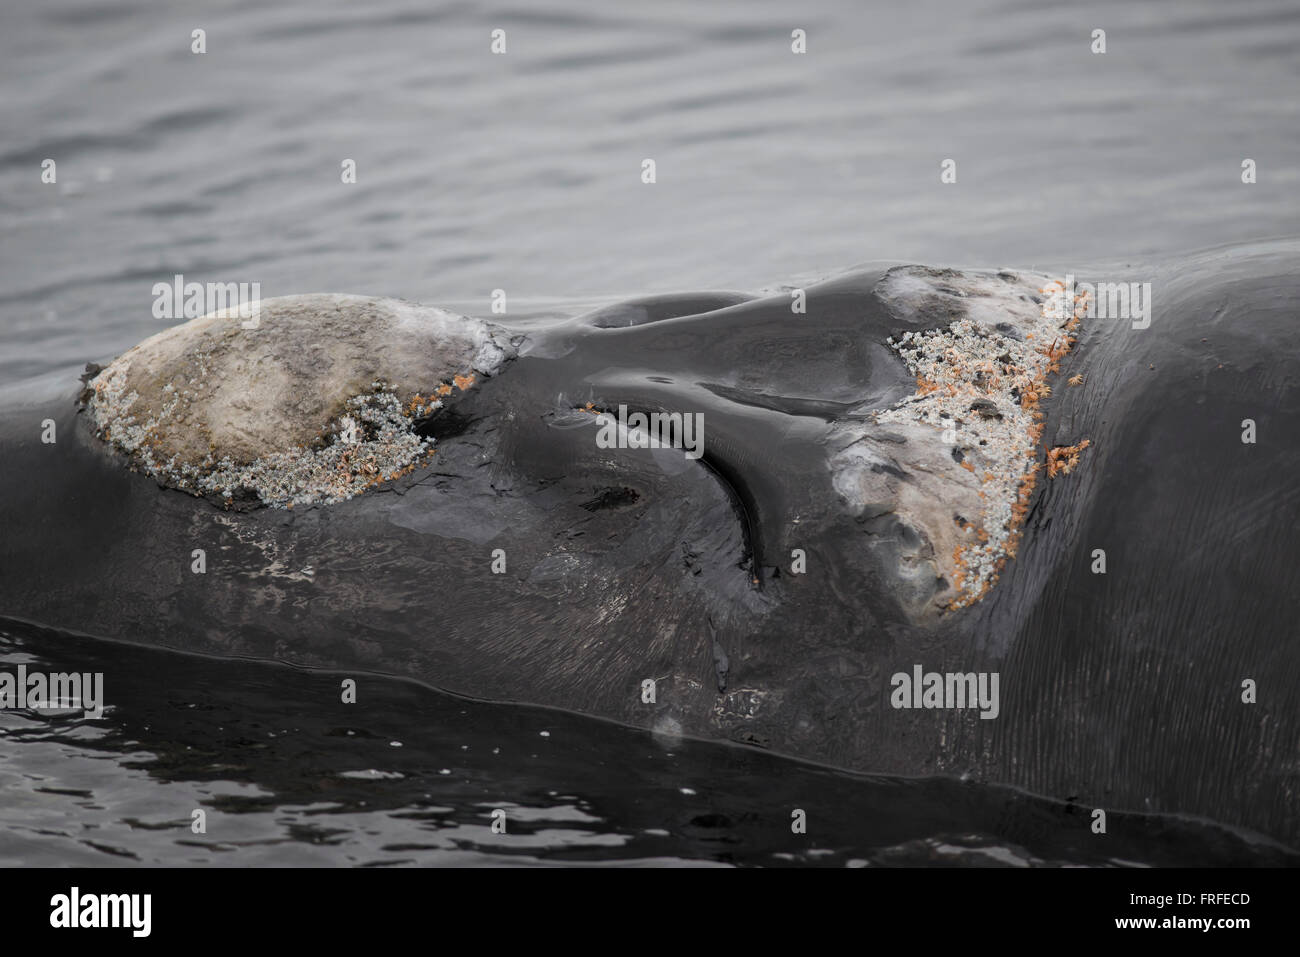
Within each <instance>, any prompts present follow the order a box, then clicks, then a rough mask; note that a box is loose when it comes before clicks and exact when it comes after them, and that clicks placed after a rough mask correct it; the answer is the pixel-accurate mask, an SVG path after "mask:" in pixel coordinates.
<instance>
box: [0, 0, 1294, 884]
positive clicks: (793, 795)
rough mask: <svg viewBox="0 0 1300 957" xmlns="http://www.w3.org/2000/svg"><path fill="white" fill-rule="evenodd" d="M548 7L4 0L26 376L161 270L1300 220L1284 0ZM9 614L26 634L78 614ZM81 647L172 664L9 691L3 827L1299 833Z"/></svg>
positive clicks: (1094, 234)
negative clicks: (1084, 806)
mask: <svg viewBox="0 0 1300 957" xmlns="http://www.w3.org/2000/svg"><path fill="white" fill-rule="evenodd" d="M547 7H548V12H545V13H543V12H540V11H536V10H533V9H531V8H530V7H529V6H528V5H524V4H516V5H513V6H512V5H501V6H496V7H491V8H488V7H485V6H483V5H477V4H468V3H464V4H457V3H422V2H409V3H399V2H388V0H381V2H374V3H367V4H365V5H361V6H358V5H357V4H349V3H342V2H334V3H312V4H297V5H291V4H275V5H271V4H267V3H265V2H261V0H257V2H244V3H209V4H205V5H203V7H202V8H201V9H200V8H197V7H196V8H193V9H189V8H187V7H185V6H183V5H175V4H161V3H159V4H150V3H134V4H133V3H123V2H113V3H103V2H97V3H91V2H88V0H78V2H66V0H52V2H46V3H42V4H38V5H22V6H10V7H8V8H6V9H5V11H4V12H3V14H0V17H2V18H3V29H0V80H2V82H3V85H4V89H5V91H6V92H5V96H4V98H3V100H2V101H0V128H2V129H3V131H4V136H3V140H2V141H0V243H2V244H3V248H2V252H3V255H0V382H3V383H5V384H6V385H8V384H12V383H14V382H16V381H19V380H22V379H26V378H28V377H32V376H37V375H48V374H51V373H55V374H58V375H65V376H67V377H68V382H69V385H71V381H72V380H71V374H72V372H73V370H74V369H77V368H79V367H80V365H81V364H82V363H84V362H85V361H86V360H90V359H96V360H104V359H106V358H109V357H111V356H113V355H116V354H118V353H120V352H121V351H122V350H124V349H125V348H127V347H129V346H130V345H132V344H134V343H135V342H137V341H139V340H140V339H142V338H144V337H145V336H148V335H151V334H153V333H155V332H157V331H159V330H160V329H161V328H162V327H163V326H164V323H163V322H162V321H160V320H157V319H154V318H153V317H152V315H151V312H150V309H151V305H152V301H153V295H152V292H151V287H152V285H153V283H155V282H157V281H160V280H161V281H167V280H169V279H170V277H171V276H172V275H173V274H174V273H183V274H184V275H185V277H186V278H187V279H189V280H195V281H200V282H205V281H219V282H229V281H234V282H251V281H257V282H260V283H261V285H262V293H263V295H266V296H273V295H284V294H289V293H300V292H321V291H338V292H350V293H360V294H370V295H391V296H401V297H406V298H410V299H414V300H418V301H423V302H430V303H435V304H440V305H444V306H448V307H451V308H455V309H458V310H460V311H463V312H467V313H475V314H485V313H486V312H487V310H488V302H489V296H490V295H491V293H492V291H493V290H494V289H503V290H505V291H506V293H507V294H508V296H509V301H510V308H511V312H512V314H515V315H519V314H524V313H536V314H539V315H541V314H548V313H571V312H574V311H577V310H579V309H584V308H588V307H590V306H592V305H595V304H598V303H603V302H609V301H613V300H615V299H617V298H620V297H623V296H628V295H638V294H647V293H653V292H670V291H681V290H685V289H690V288H736V289H755V288H758V287H761V286H765V285H771V284H775V283H778V282H784V281H790V280H794V279H797V278H799V277H803V276H808V275H821V274H826V273H830V272H835V271H838V270H839V269H842V268H845V267H848V266H850V265H852V264H853V263H856V262H862V261H867V260H873V259H910V260H916V261H920V262H929V263H940V264H969V265H982V266H988V265H1015V266H1034V265H1039V266H1042V265H1046V264H1049V263H1051V264H1058V265H1064V266H1069V265H1070V264H1071V263H1074V262H1089V261H1095V260H1099V259H1119V260H1122V261H1126V262H1133V261H1136V262H1140V261H1143V260H1145V259H1150V258H1152V257H1156V256H1161V257H1163V256H1168V255H1171V254H1174V253H1177V252H1178V251H1180V250H1184V249H1189V248H1195V247H1201V246H1208V245H1213V244H1216V243H1226V242H1232V241H1239V240H1246V239H1254V238H1261V237H1268V236H1278V235H1286V234H1294V233H1296V232H1297V231H1300V230H1298V229H1297V226H1298V223H1300V220H1298V218H1297V204H1296V201H1295V196H1296V191H1297V185H1300V161H1298V160H1297V156H1300V150H1298V149H1297V147H1298V146H1300V122H1297V120H1298V119H1300V117H1298V116H1297V113H1300V100H1297V98H1296V97H1295V95H1294V92H1295V89H1296V81H1297V74H1298V73H1300V43H1297V42H1296V39H1297V33H1298V31H1300V8H1298V7H1296V6H1295V4H1294V3H1291V2H1289V0H1282V2H1273V3H1269V2H1261V3H1237V4H1233V5H1231V6H1230V7H1225V6H1224V5H1222V4H1219V3H1214V2H1209V0H1207V2H1179V3H1173V2H1167V3H1152V4H1142V5H1132V4H1127V3H1123V2H1116V3H1107V4H1093V5H1088V6H1086V7H1085V6H1083V5H1080V4H1059V5H1052V4H1045V3H1043V4H1040V3H1032V4H1031V3H1022V2H1014V3H995V2H988V0H976V2H963V3H927V2H915V3H909V4H899V5H893V6H891V8H890V9H888V10H871V11H870V12H864V10H865V8H864V5H862V4H855V3H801V4H797V5H791V4H788V3H778V2H769V0H760V2H752V0H747V2H744V3H728V4H722V3H714V4H708V5H702V4H698V3H657V4H652V5H639V6H635V7H634V6H626V7H619V6H610V5H608V4H606V5H596V4H590V5H582V4H577V3H571V2H565V3H551V4H548V5H547ZM498 27H499V28H502V29H505V30H506V34H507V49H508V53H507V54H506V55H504V56H493V55H491V54H490V52H489V42H490V39H489V35H490V32H491V30H493V29H494V28H498ZM796 27H797V28H802V29H804V30H806V31H807V33H808V49H809V52H808V53H807V54H806V55H803V56H796V55H793V54H792V53H791V52H790V31H791V30H792V29H794V28H796ZM1097 27H1100V28H1104V29H1105V30H1106V31H1107V45H1108V52H1107V53H1106V54H1105V55H1101V56H1098V55H1094V54H1092V53H1091V52H1090V51H1089V43H1090V34H1091V31H1092V30H1093V29H1094V28H1097ZM196 28H202V29H204V30H205V31H206V33H207V49H208V52H207V53H206V54H204V55H201V56H200V55H195V54H192V53H191V52H190V36H191V31H192V30H194V29H196ZM46 157H50V158H53V159H55V160H56V162H57V164H58V167H57V168H58V182H57V183H56V184H53V185H49V184H43V183H42V182H41V181H40V164H41V161H42V160H43V159H45V158H46ZM1247 157H1249V158H1252V159H1254V160H1255V161H1256V162H1257V163H1258V167H1259V182H1258V183H1257V184H1255V185H1251V186H1245V185H1243V184H1242V183H1241V182H1240V166H1241V161H1242V160H1243V159H1244V158H1247ZM645 158H653V159H654V160H655V161H656V164H657V180H658V181H657V182H656V183H655V184H654V185H646V184H643V183H642V182H641V181H640V173H641V162H642V160H643V159H645ZM946 158H953V159H955V160H956V161H957V164H958V182H957V184H955V185H942V184H941V183H940V181H939V165H940V162H941V161H942V160H943V159H946ZM344 159H354V160H355V161H356V163H357V170H358V182H357V183H356V184H354V185H346V184H343V183H341V182H340V164H341V163H342V161H343V160H344ZM3 612H4V609H3V608H0V614H3ZM4 641H5V644H4V646H3V650H4V656H3V661H4V663H5V665H6V666H8V665H12V664H15V663H17V662H19V661H34V662H42V661H52V660H55V656H56V655H62V654H64V653H65V651H66V644H67V639H64V638H55V637H52V636H50V635H47V634H43V633H41V632H39V631H32V630H22V629H17V628H10V629H9V630H8V631H7V632H6V633H5V638H4ZM77 648H78V653H77V658H76V662H75V664H73V665H70V667H76V668H78V670H86V669H88V668H90V667H91V666H90V665H89V664H87V663H86V662H87V661H93V660H94V658H95V656H96V655H100V656H106V658H107V659H111V660H113V661H120V660H121V656H123V655H130V656H139V657H138V659H137V660H138V661H139V667H140V669H141V672H140V673H141V675H142V677H141V678H140V680H139V683H138V685H137V686H136V687H134V688H131V687H119V688H117V689H115V691H114V695H113V701H114V705H115V708H114V710H113V711H112V712H111V713H110V715H109V716H108V718H107V719H106V720H104V721H101V722H87V721H83V720H79V719H72V718H42V717H39V716H35V715H31V714H27V713H0V727H2V728H3V730H4V734H3V737H0V777H2V778H3V780H4V794H5V798H4V802H5V803H4V813H3V825H2V827H0V862H3V863H6V864H14V863H36V864H41V863H45V864H48V863H109V864H121V863H135V862H141V863H168V864H175V863H186V862H194V861H204V862H211V863H221V864H228V865H247V864H258V863H268V862H274V863H284V864H288V863H326V864H343V863H362V864H394V863H411V862H414V863H429V862H439V863H465V862H469V863H487V862H495V861H501V860H508V861H510V862H513V863H526V862H528V863H555V862H573V861H583V862H585V861H604V862H627V861H635V862H656V861H673V862H702V863H740V864H761V863H774V862H789V861H795V862H799V863H810V864H833V865H844V864H848V863H854V862H872V863H907V862H911V863H919V862H927V863H928V862H945V863H987V862H990V861H995V862H1004V863H1051V862H1056V863H1059V862H1063V861H1073V862H1081V863H1108V862H1116V861H1130V862H1133V861H1141V862H1147V863H1172V862H1178V861H1183V862H1187V863H1209V862H1212V861H1215V860H1218V861H1237V860H1253V861H1261V860H1273V859H1275V858H1274V857H1273V856H1272V855H1274V853H1275V852H1273V851H1271V850H1268V849H1267V848H1264V847H1262V846H1261V845H1257V844H1252V843H1250V842H1248V841H1244V840H1243V839H1241V838H1239V837H1237V836H1234V835H1231V834H1228V833H1227V832H1222V831H1220V830H1218V829H1216V828H1214V827H1212V826H1209V825H1206V824H1202V823H1196V822H1185V821H1184V822H1172V821H1169V820H1164V819H1158V818H1144V817H1143V818H1139V819H1138V820H1140V821H1141V822H1143V823H1142V826H1141V827H1138V828H1137V831H1138V833H1139V834H1140V835H1141V836H1140V838H1138V839H1135V840H1134V841H1132V842H1130V843H1129V844H1127V845H1116V844H1112V845H1110V847H1109V848H1108V850H1107V851H1105V852H1102V851H1099V850H1097V849H1095V848H1094V847H1092V846H1090V844H1089V843H1088V841H1087V840H1086V839H1083V838H1081V837H1080V836H1079V835H1080V833H1082V832H1081V830H1080V825H1079V824H1078V823H1077V819H1078V818H1079V816H1080V815H1081V814H1082V812H1081V811H1080V810H1079V809H1077V808H1074V809H1071V808H1070V806H1069V805H1066V804H1057V803H1052V802H1048V801H1044V800H1041V799H1038V798H1032V797H1029V796H1026V795H1020V794H1017V793H1015V792H1010V791H1005V790H1003V789H998V788H991V787H986V786H982V785H977V784H975V783H973V782H971V783H961V782H951V781H900V780H897V779H888V780H885V779H873V778H864V777H861V776H853V775H844V774H841V773H838V772H833V771H828V770H824V769H816V768H811V767H809V766H806V765H801V764H796V763H793V762H788V761H784V760H781V759H778V758H775V757H773V756H770V755H765V754H762V753H759V752H755V751H744V750H740V749H736V748H730V747H722V746H716V745H705V744H700V743H689V742H687V743H683V744H680V745H673V744H672V743H671V742H669V743H664V742H656V741H655V740H654V739H652V738H651V737H650V736H648V735H645V734H642V733H640V732H634V731H631V730H628V729H623V728H617V727H614V726H611V725H607V724H603V723H600V722H596V721H592V720H589V719H582V718H577V717H574V716H569V715H557V714H555V713H551V712H539V711H536V710H530V709H520V708H507V707H499V706H489V705H483V704H475V703H468V702H463V701H457V700H452V699H447V698H444V697H442V696H439V695H437V694H435V693H433V692H431V691H429V690H427V689H422V688H417V687H414V686H411V685H406V684H401V683H396V682H393V683H383V682H376V684H375V686H374V687H373V688H371V689H370V691H369V693H368V695H367V698H366V699H365V701H364V702H363V703H362V704H359V705H357V706H355V707H354V708H353V709H352V710H351V711H343V710H341V709H340V708H336V707H328V708H327V707H325V706H324V705H322V704H321V702H326V701H328V702H330V703H331V705H332V703H333V702H334V701H336V700H337V679H336V678H333V677H329V676H304V675H300V674H296V673H292V672H286V671H284V670H282V669H277V668H275V667H270V666H262V665H252V664H247V663H230V662H214V661H207V660H203V659H193V658H186V657H183V656H178V655H168V654H162V653H156V652H143V651H138V650H127V649H123V648H121V647H119V646H110V645H99V644H97V643H94V642H90V643H87V644H86V645H85V646H84V647H82V645H80V644H78V646H77ZM92 670H93V669H92ZM121 671H122V669H120V668H115V669H114V672H115V673H121ZM146 675H147V680H146V678H145V677H144V676H146ZM313 696H315V697H313ZM542 731H549V732H550V734H549V737H542V736H541V732H542ZM349 732H351V733H349ZM395 741H396V742H400V743H401V747H396V746H395V745H393V744H392V742H395ZM494 749H495V750H494ZM444 770H446V771H447V772H448V773H446V774H444V773H443V771H444ZM372 772H373V773H372ZM398 775H400V776H398ZM683 789H686V790H688V791H693V792H694V793H693V794H688V793H685V792H684V791H683ZM498 807H500V808H502V809H504V810H506V811H507V817H508V819H509V822H510V823H509V825H508V827H509V828H510V830H511V832H512V833H511V834H510V836H509V837H508V838H507V837H504V836H501V835H494V834H493V833H492V832H491V829H490V823H491V818H490V812H491V811H492V810H494V809H496V808H498ZM795 807H800V808H804V809H805V810H807V811H808V812H809V816H810V824H809V834H808V836H807V837H806V838H800V839H798V840H796V839H794V838H793V836H792V835H791V834H790V827H789V821H790V812H791V809H792V808H795ZM195 808H204V809H206V810H207V813H208V833H207V834H206V835H195V834H192V833H191V832H190V829H189V823H188V822H189V819H190V813H191V811H192V810H193V809H195ZM1135 826H1136V825H1135ZM525 835H526V836H525ZM1117 846H1118V847H1121V851H1120V852H1116V847H1117ZM787 855H788V856H787Z"/></svg>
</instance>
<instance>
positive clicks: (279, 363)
mask: <svg viewBox="0 0 1300 957" xmlns="http://www.w3.org/2000/svg"><path fill="white" fill-rule="evenodd" d="M258 305H259V322H258V325H257V327H256V328H246V327H244V326H242V325H241V324H240V318H239V317H238V316H235V315H233V314H225V313H213V314H211V315H208V316H204V317H202V318H200V319H195V320H193V321H192V322H188V323H185V324H183V325H181V326H176V327H174V328H172V329H169V330H167V331H166V332H163V333H160V334H159V335H157V336H154V337H153V338H151V339H148V340H146V341H145V342H142V343H141V344H140V345H138V346H136V347H135V348H133V349H131V350H130V351H128V352H127V353H125V354H124V355H123V356H121V357H119V358H118V359H117V360H115V361H114V362H113V363H111V364H110V365H109V366H108V367H107V368H106V369H104V370H103V371H101V372H100V373H99V375H98V376H97V377H96V378H95V379H93V380H92V381H91V382H90V383H89V386H90V388H89V393H88V398H87V407H88V409H89V412H90V414H91V416H92V418H93V420H94V423H95V426H96V430H97V432H98V434H99V435H100V437H102V438H103V439H104V440H106V441H108V442H109V443H111V444H112V445H113V446H114V447H115V448H116V449H117V450H118V451H120V452H122V453H123V454H125V455H126V456H127V457H128V458H129V459H130V461H131V462H132V464H133V465H134V466H135V467H136V468H138V469H140V470H141V471H143V472H145V473H147V474H149V475H151V476H153V477H154V478H156V479H157V480H158V481H160V482H161V483H163V484H164V485H167V486H170V487H173V488H178V489H182V490H184V491H187V492H191V493H193V494H197V495H207V496H212V497H215V498H217V499H218V500H224V501H232V500H243V499H247V498H250V497H252V498H255V499H256V500H257V501H259V502H261V503H262V504H264V505H270V506H275V507H292V506H293V505H306V504H316V503H321V504H329V503H333V502H339V501H342V500H345V499H349V498H352V497H353V496H354V495H356V494H358V493H360V492H362V491H364V490H365V489H366V488H368V487H370V486H373V485H376V484H378V483H380V482H383V481H385V480H390V479H394V478H396V477H398V476H399V475H401V474H403V473H405V472H408V471H410V470H411V469H413V468H414V467H415V466H416V464H417V463H418V462H419V461H420V460H421V458H423V457H425V456H427V455H428V454H431V452H432V444H433V440H432V439H427V438H422V437H421V436H419V435H418V434H416V431H415V428H416V424H417V423H418V422H419V420H421V419H423V418H425V417H427V416H429V415H431V414H433V413H434V412H435V411H436V410H438V409H439V408H441V407H442V404H443V400H444V399H445V398H446V397H448V396H450V395H452V394H453V393H454V392H456V391H465V390H468V389H469V388H471V387H472V386H473V385H474V384H475V382H476V381H477V379H478V377H479V376H489V375H492V374H494V373H495V372H497V371H499V369H500V367H501V365H502V364H503V363H504V362H505V361H506V360H507V359H508V358H510V356H511V354H512V351H511V349H512V347H511V344H510V342H509V339H508V338H507V337H505V336H504V335H503V334H502V333H501V332H500V331H499V330H497V329H496V328H494V327H491V326H489V325H488V324H487V323H483V322H481V321H478V320H472V319H467V318H464V317H459V316H456V315H454V314H452V313H448V312H444V311H443V310H440V309H432V308H429V307H424V306H418V305H416V304H413V303H406V302H401V301H397V300H385V299H370V298H366V297H360V296H329V295H326V296H291V297H284V298H281V299H271V300H266V301H264V302H262V303H259V304H258Z"/></svg>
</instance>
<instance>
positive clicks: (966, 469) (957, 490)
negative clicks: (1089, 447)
mask: <svg viewBox="0 0 1300 957" xmlns="http://www.w3.org/2000/svg"><path fill="white" fill-rule="evenodd" d="M1052 282H1053V280H1051V279H1050V278H1049V277H1047V276H1044V275H1029V274H1017V273H1012V272H1008V271H1003V272H1000V273H970V272H957V271H955V270H938V269H926V268H923V267H903V268H899V269H894V270H891V271H890V272H889V273H887V274H886V276H885V277H884V279H882V280H881V282H880V284H879V286H878V287H877V289H876V293H877V295H879V296H880V297H881V298H882V299H884V300H885V301H886V302H887V303H889V304H890V306H891V308H893V309H894V310H895V311H896V313H897V314H898V315H900V317H902V318H906V319H909V320H914V319H915V318H916V317H917V316H934V315H939V316H951V317H953V318H952V321H950V322H948V323H947V324H946V325H944V326H941V327H940V328H935V329H929V330H926V331H922V332H906V333H903V334H902V335H900V336H899V337H898V339H897V340H895V339H894V338H892V337H891V338H890V340H889V344H890V345H891V347H892V348H893V349H894V350H895V351H896V352H898V354H899V356H900V357H901V358H902V360H903V362H904V363H905V364H906V366H907V369H908V371H909V372H911V373H912V374H913V375H914V376H916V380H917V389H916V392H915V393H914V394H913V395H911V396H909V397H908V398H906V399H903V400H902V401H901V402H899V403H897V404H896V405H895V406H893V407H892V408H890V409H884V410H880V411H878V412H875V413H873V414H872V415H871V417H870V421H868V422H861V421H859V422H854V423H852V424H848V425H845V426H843V427H842V428H841V429H840V438H841V445H840V447H839V450H838V451H837V453H836V454H835V455H834V456H833V457H832V461H831V468H832V470H833V481H834V485H835V489H836V491H837V492H839V494H840V495H841V496H842V497H843V499H844V501H845V502H846V504H847V505H848V506H849V507H850V508H851V509H852V510H853V511H854V512H855V514H858V515H860V516H862V515H872V514H889V513H892V514H893V515H894V516H895V517H896V518H897V520H898V522H899V524H900V527H899V529H898V530H897V533H896V535H895V537H894V539H893V550H894V558H895V561H896V562H897V565H898V572H899V574H900V576H902V577H903V578H904V579H912V580H914V582H915V589H914V593H913V603H914V604H930V607H931V608H934V609H938V608H954V607H962V606H964V605H968V604H971V603H972V602H975V601H978V600H979V599H980V598H981V597H983V595H984V594H985V593H986V592H987V591H988V589H989V588H990V587H991V586H992V584H993V583H994V582H995V581H996V580H997V578H998V574H999V572H1000V571H1001V569H1002V567H1003V565H1004V564H1005V562H1006V560H1007V559H1008V558H1010V557H1014V555H1015V552H1016V547H1017V543H1018V538H1019V534H1020V533H1019V526H1020V523H1021V521H1022V519H1023V517H1024V512H1025V509H1026V507H1027V504H1028V497H1029V492H1030V491H1031V490H1032V488H1033V484H1034V480H1035V475H1036V473H1037V471H1038V469H1039V468H1041V466H1039V465H1037V464H1036V463H1035V459H1036V458H1037V444H1038V440H1039V438H1040V436H1041V433H1042V425H1041V424H1040V422H1041V419H1042V413H1041V412H1040V411H1039V402H1040V401H1041V399H1043V398H1046V395H1047V394H1049V393H1050V389H1051V386H1050V385H1048V384H1047V381H1048V379H1049V378H1051V377H1053V376H1054V375H1055V373H1056V372H1057V371H1059V368H1058V365H1057V363H1058V361H1059V359H1060V357H1061V356H1063V355H1064V354H1065V353H1066V352H1068V351H1069V348H1070V345H1071V344H1072V342H1073V338H1072V331H1073V329H1074V327H1075V326H1076V325H1077V320H1075V319H1074V309H1073V305H1072V304H1069V305H1065V306H1064V308H1063V304H1062V303H1060V301H1059V296H1057V295H1056V293H1055V288H1056V287H1054V286H1053V285H1052ZM1085 445H1086V443H1085ZM1067 451H1074V450H1067ZM1076 460H1077V456H1076ZM1052 463H1053V467H1055V459H1053V460H1052ZM1067 470H1068V469H1067Z"/></svg>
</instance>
